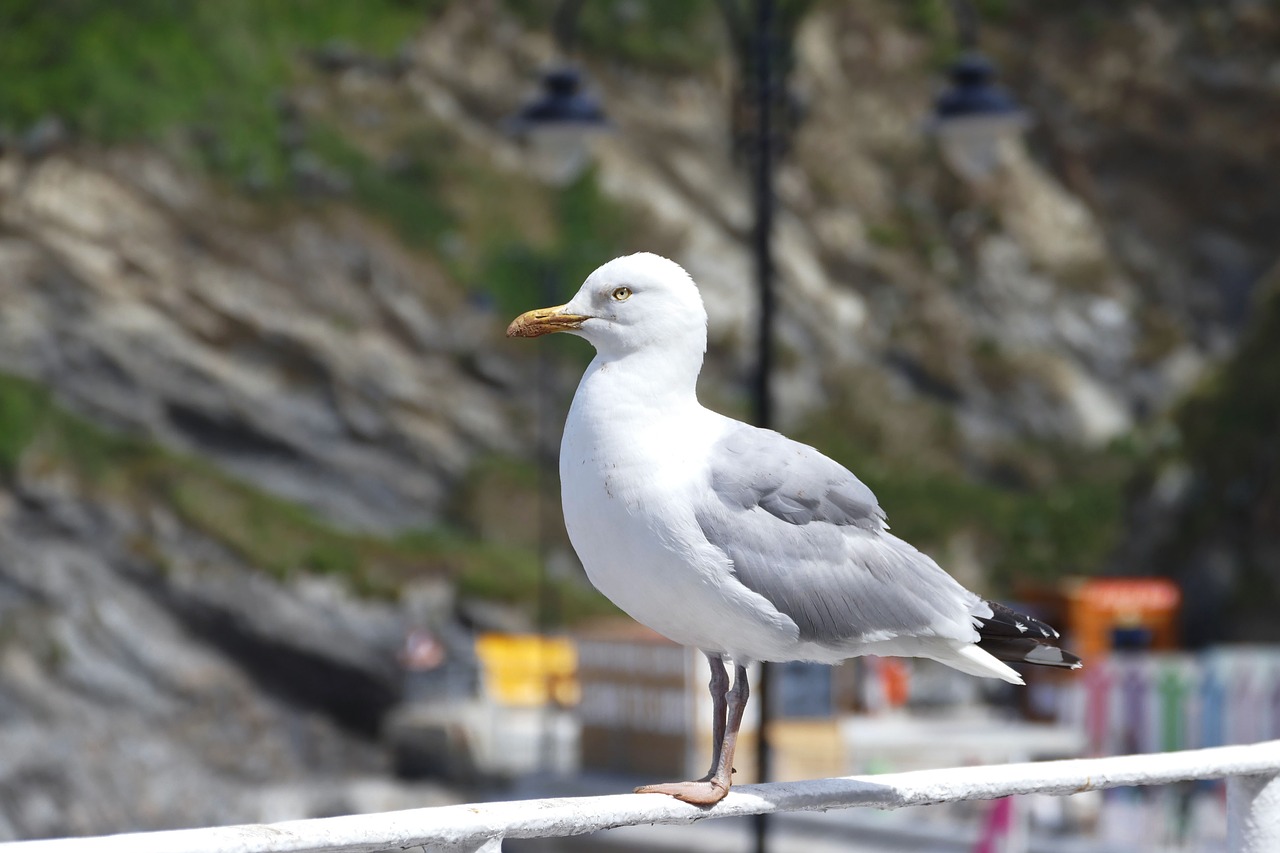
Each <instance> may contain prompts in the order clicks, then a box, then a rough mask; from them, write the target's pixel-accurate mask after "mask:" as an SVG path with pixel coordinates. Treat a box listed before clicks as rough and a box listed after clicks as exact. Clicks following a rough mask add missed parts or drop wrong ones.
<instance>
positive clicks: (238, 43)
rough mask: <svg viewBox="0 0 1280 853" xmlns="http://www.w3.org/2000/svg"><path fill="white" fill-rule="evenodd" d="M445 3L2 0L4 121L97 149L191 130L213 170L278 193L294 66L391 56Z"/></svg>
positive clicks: (0, 103) (0, 106) (0, 107)
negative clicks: (349, 55) (353, 56)
mask: <svg viewBox="0 0 1280 853" xmlns="http://www.w3.org/2000/svg"><path fill="white" fill-rule="evenodd" d="M439 5H440V4H438V3H433V2H407V1H406V0H363V2H360V3H346V2H333V0H329V2H307V0H271V2H266V3H263V2H256V0H218V2H216V3H183V2H174V0H131V2H129V3H102V2H97V0H10V2H7V3H5V4H3V6H2V7H0V32H5V33H8V34H9V36H10V37H8V38H4V39H0V117H2V118H0V122H4V123H6V124H8V125H9V127H10V129H12V130H16V129H21V128H25V127H27V126H29V125H30V124H31V123H33V122H35V121H37V120H38V119H40V118H41V117H42V116H45V115H57V116H60V117H62V118H63V119H64V120H66V121H68V122H69V123H70V124H71V125H72V126H73V127H74V128H75V129H76V130H77V131H79V132H80V133H82V134H84V135H85V136H87V137H89V138H91V139H96V140H99V141H101V142H105V143H118V142H127V141H134V140H140V139H145V140H151V141H161V140H163V139H165V138H166V137H167V136H169V135H170V134H172V133H173V132H174V131H195V132H198V134H199V136H200V137H201V138H202V140H203V142H202V146H201V147H202V150H203V152H204V154H205V159H206V161H207V163H208V165H210V166H212V167H214V168H216V169H218V170H220V171H222V172H225V173H228V174H232V175H237V176H242V175H244V174H246V173H250V172H252V173H255V174H257V175H260V176H261V177H262V178H264V179H265V180H266V181H267V182H268V183H270V184H272V185H274V184H278V183H279V181H280V179H281V178H282V176H283V173H284V167H285V163H284V153H283V151H282V150H281V146H280V135H281V129H282V127H281V117H280V114H279V110H278V106H277V98H278V96H279V95H280V94H281V92H282V91H283V90H284V88H285V87H286V86H287V85H288V84H289V83H290V81H291V79H292V75H293V70H294V65H295V63H296V62H297V61H298V59H299V58H300V57H301V55H302V54H303V53H304V52H305V51H307V50H312V49H315V48H317V47H320V46H321V45H324V44H326V43H328V42H330V41H333V40H335V39H341V40H342V41H343V42H344V43H348V44H351V45H354V46H356V47H358V48H360V49H362V50H365V51H369V52H372V53H374V54H377V55H382V56H387V55H390V54H391V53H393V52H394V51H395V50H396V49H397V48H398V47H399V46H400V45H401V44H402V43H403V42H404V41H405V40H407V39H408V38H409V37H410V36H412V35H413V33H414V32H415V31H416V30H417V29H418V28H420V27H422V26H423V24H424V23H425V22H426V21H427V20H428V16H429V15H430V13H431V12H432V11H433V10H434V9H435V8H436V7H437V6H439ZM19 33H20V34H21V35H20V37H15V36H16V34H19Z"/></svg>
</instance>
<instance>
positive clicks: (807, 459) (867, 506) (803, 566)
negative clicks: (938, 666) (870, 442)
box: [694, 424, 988, 644]
mask: <svg viewBox="0 0 1280 853" xmlns="http://www.w3.org/2000/svg"><path fill="white" fill-rule="evenodd" d="M709 462H710V480H711V489H710V490H709V491H708V492H707V493H706V497H704V499H703V500H701V501H699V502H698V503H697V505H696V506H695V508H694V511H695V517H696V519H697V522H698V525H699V527H700V528H701V529H702V532H703V534H704V535H705V536H706V538H707V540H708V541H709V542H710V543H711V544H713V545H715V546H716V547H717V548H719V549H720V550H721V551H722V552H723V553H724V554H725V555H726V556H727V557H728V558H729V559H730V560H731V561H732V564H733V570H734V574H735V576H736V577H737V579H738V581H739V582H740V583H742V584H743V585H744V586H746V587H747V588H748V589H750V590H752V591H753V592H756V593H758V594H759V595H761V596H763V597H764V598H766V599H768V600H769V601H770V602H771V603H772V604H773V606H774V607H776V608H777V609H778V610H779V611H781V612H782V613H785V614H786V615H787V616H789V617H790V618H791V619H792V620H794V621H795V623H796V625H797V627H798V628H799V632H800V638H801V639H802V640H809V641H814V642H820V643H834V644H840V643H844V642H850V641H858V642H875V641H879V640H887V639H892V638H895V637H903V636H936V637H950V638H955V639H959V640H965V641H970V642H972V641H974V640H976V639H977V636H978V635H977V632H976V630H975V628H974V622H973V615H974V613H975V611H977V612H978V615H988V614H987V610H986V608H985V607H984V605H983V604H982V601H981V599H979V598H978V596H976V595H975V594H973V593H971V592H969V591H968V590H966V589H965V588H964V587H962V586H961V585H960V584H959V583H957V582H956V581H955V579H953V578H952V577H951V576H950V575H948V574H947V573H946V572H944V571H943V570H942V569H941V568H939V567H938V565H937V563H935V562H934V561H933V560H931V559H930V558H929V557H927V556H925V555H924V554H921V553H920V552H919V551H917V550H916V549H915V548H913V547H912V546H911V545H909V544H907V543H906V542H904V541H902V540H901V539H899V538H897V537H896V536H893V535H891V534H889V533H888V532H887V530H886V526H885V515H884V512H883V510H881V509H880V505H879V503H878V501H877V500H876V497H875V495H874V494H873V493H872V492H871V490H870V489H869V488H867V486H866V485H865V484H864V483H862V481H860V480H859V479H858V478H857V477H855V476H854V475H853V474H852V473H850V472H849V471H848V470H847V469H846V468H844V467H843V466H842V465H840V464H839V463H837V462H835V461H833V460H831V459H828V458H827V457H826V456H823V455H822V454H821V453H819V452H818V451H816V450H814V449H813V448H811V447H808V446H807V445H804V444H800V443H799V442H796V441H792V440H791V439H789V438H786V437H785V436H782V435H779V434H778V433H776V432H771V431H769V430H762V429H757V428H755V427H750V426H747V425H745V424H741V425H736V426H735V427H731V428H730V430H729V432H728V433H727V434H726V435H725V436H724V437H723V438H722V439H720V440H719V441H718V442H717V443H716V444H715V445H714V446H713V448H712V451H711V454H710V457H709Z"/></svg>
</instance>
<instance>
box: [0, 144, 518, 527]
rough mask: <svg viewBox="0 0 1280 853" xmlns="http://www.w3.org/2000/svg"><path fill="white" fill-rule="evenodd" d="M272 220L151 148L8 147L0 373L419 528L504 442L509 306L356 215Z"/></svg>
mask: <svg viewBox="0 0 1280 853" xmlns="http://www.w3.org/2000/svg"><path fill="white" fill-rule="evenodd" d="M270 216H271V215H270V213H269V212H265V211H263V210H250V209H248V208H247V207H246V206H244V205H242V204H237V203H236V202H234V201H231V200H227V199H224V198H221V197H219V196H218V195H217V194H216V193H213V192H211V191H210V190H209V189H208V188H207V186H205V185H203V184H201V183H200V182H199V181H194V180H191V179H190V178H186V177H184V176H183V175H181V174H180V173H179V172H177V171H175V170H173V169H172V168H171V167H169V166H168V165H167V163H166V161H165V160H164V159H162V158H159V157H156V156H154V155H148V154H146V153H141V152H119V153H116V154H112V155H108V156H106V157H100V156H95V157H88V158H85V159H78V158H76V157H75V156H74V155H68V156H50V157H48V158H45V159H43V160H40V161H35V162H30V161H21V160H15V159H13V158H10V159H7V160H5V161H4V162H3V165H2V166H0V222H3V224H4V228H5V234H4V236H3V238H0V269H3V270H4V275H3V283H0V302H3V304H4V310H3V311H0V369H4V370H8V371H10V372H17V373H20V374H23V375H25V376H28V377H31V378H35V379H38V380H39V381H40V382H42V383H44V384H46V385H48V386H49V387H51V388H54V389H56V391H57V394H58V397H59V399H60V400H62V401H64V402H65V403H66V404H68V405H70V406H71V407H73V408H74V409H76V410H78V411H80V412H83V413H85V414H87V415H89V416H90V417H92V418H93V419H95V420H98V421H100V422H103V423H106V424H109V425H112V426H115V427H117V428H123V429H126V430H130V431H134V432H141V433H143V434H146V435H149V436H152V437H155V438H158V439H160V440H161V441H162V442H164V443H166V444H168V445H170V446H174V447H177V448H181V449H183V450H186V451H188V452H190V453H193V454H196V455H200V456H205V457H208V458H211V459H213V460H215V461H217V462H218V463H219V464H221V465H224V466H226V467H227V468H229V469H230V470H232V471H234V472H236V473H238V474H239V475H241V476H244V477H246V478H248V479H250V480H252V481H254V482H256V483H258V484H259V485H260V486H262V487H264V488H266V489H267V490H268V491H271V492H274V493H275V494H278V495H281V496H283V497H287V498H290V499H292V500H296V501H298V502H299V503H302V504H305V505H308V506H311V507H314V508H316V509H318V510H319V511H321V512H322V513H324V514H325V515H327V516H328V517H329V518H331V519H334V520H336V521H338V522H340V523H342V524H344V525H349V526H357V527H361V528H366V529H373V530H383V531H386V530H397V529H403V528H406V527H411V526H415V525H423V524H425V523H426V522H428V521H430V520H432V519H433V518H435V517H436V514H437V512H438V510H439V507H440V504H441V501H442V499H443V496H444V494H445V492H446V490H447V488H448V485H449V484H450V483H452V482H454V481H456V479H457V478H458V477H459V476H460V475H461V474H462V472H463V471H465V470H466V467H467V465H468V463H469V461H470V458H471V456H472V454H474V453H476V452H478V451H486V450H487V451H493V450H508V451H509V450H512V449H513V448H514V447H515V446H516V444H515V442H513V440H512V438H511V436H510V432H509V430H508V428H507V427H508V420H509V414H508V413H507V411H506V408H505V406H504V404H503V402H502V398H501V394H500V393H497V392H498V391H500V390H501V389H503V388H504V387H505V386H506V385H507V384H508V383H509V381H510V380H509V377H510V375H511V371H510V369H509V368H508V366H507V365H506V364H505V363H504V362H503V361H502V359H501V358H500V357H499V356H497V355H494V347H493V341H494V340H495V339H496V338H497V336H498V334H499V333H500V328H499V323H498V322H497V321H496V320H494V319H492V318H489V317H488V316H486V315H485V314H484V312H482V311H480V310H478V309H476V308H474V307H472V306H470V305H469V304H467V303H466V302H465V301H463V300H462V299H460V297H459V296H458V294H457V292H456V291H455V290H454V289H453V288H452V287H451V286H449V284H448V283H447V282H446V281H444V280H443V279H442V273H441V271H440V270H439V269H438V268H437V267H435V266H433V265H432V264H431V263H430V262H427V261H424V260H422V259H421V258H418V257H414V256H412V255H410V254H408V253H406V252H405V251H404V250H402V249H400V248H398V247H397V245H396V244H395V242H394V240H392V239H391V238H389V237H388V236H387V235H385V234H383V233H381V232H379V231H378V230H377V229H376V228H374V227H372V226H371V225H369V223H367V222H365V221H362V220H360V219H359V218H358V217H355V216H349V217H342V216H332V217H323V216H319V215H314V216H308V215H305V214H303V215H300V216H299V215H287V216H285V217H283V219H282V220H277V221H272V220H271V218H270Z"/></svg>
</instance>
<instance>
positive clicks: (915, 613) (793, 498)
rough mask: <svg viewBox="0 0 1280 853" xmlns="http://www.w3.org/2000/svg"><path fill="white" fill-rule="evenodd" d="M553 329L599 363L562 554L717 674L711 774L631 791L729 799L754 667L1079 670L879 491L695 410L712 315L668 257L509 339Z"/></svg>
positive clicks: (567, 432)
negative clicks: (859, 660) (960, 574)
mask: <svg viewBox="0 0 1280 853" xmlns="http://www.w3.org/2000/svg"><path fill="white" fill-rule="evenodd" d="M552 332H568V333H570V334H573V335H577V336H579V337H582V338H585V339H586V340H587V341H588V342H589V343H591V345H592V346H593V347H595V350H596V356H595V359H594V360H593V361H592V362H591V364H590V365H589V366H588V367H587V369H586V372H585V373H584V374H583V377H582V380H581V382H580V383H579V384H578V390H577V392H576V393H575V394H574V398H573V405H572V406H571V407H570V409H569V415H568V418H567V420H566V422H565V427H564V436H563V440H562V443H561V446H560V483H561V500H562V503H563V507H564V520H565V526H566V528H567V530H568V533H569V539H570V541H571V542H572V543H573V547H574V550H575V551H576V552H577V554H578V557H579V559H580V560H581V561H582V566H583V568H584V569H585V570H586V573H587V577H588V578H589V579H590V580H591V583H592V584H594V585H595V587H596V588H597V589H599V590H600V592H602V593H603V594H604V595H605V596H607V597H608V598H609V599H610V600H611V601H612V602H613V603H614V604H616V605H617V606H618V607H619V608H621V609H622V610H623V611H624V612H626V613H627V614H628V615H630V616H631V617H632V618H634V619H636V620H637V621H638V622H640V623H642V624H644V625H647V626H649V627H650V628H652V629H653V630H655V631H657V632H658V633H660V634H662V635H664V636H666V637H667V638H669V639H671V640H673V641H674V642H676V643H679V644H681V645H685V646H691V647H694V648H697V649H699V650H701V652H702V653H703V654H704V655H706V657H707V660H708V662H709V663H710V666H711V681H710V684H709V689H710V691H711V698H712V705H713V713H714V716H713V721H712V722H713V725H712V743H713V749H712V757H711V768H710V770H709V771H708V772H707V774H706V775H705V776H703V777H702V778H701V779H698V780H694V781H689V782H671V783H663V784H656V785H645V786H643V787H641V788H637V789H636V791H637V792H638V793H658V794H668V795H670V796H673V797H676V798H677V799H680V800H683V801H685V802H688V803H694V804H696V805H712V804H714V803H716V802H719V801H720V800H721V799H723V798H724V796H725V795H726V794H727V793H728V792H729V787H730V785H731V784H732V775H733V753H734V747H735V745H736V743H737V737H738V729H739V727H740V726H741V724H742V714H743V710H744V709H745V707H746V704H747V697H748V696H749V694H750V687H749V685H748V682H747V666H748V664H750V663H751V662H752V661H814V662H820V663H829V664H830V663H838V662H840V661H842V660H845V659H847V658H851V657H855V656H858V655H867V654H871V655H900V656H906V657H922V658H932V659H933V660H936V661H941V662H942V663H944V664H946V665H948V666H951V667H954V668H955V669H958V670H960V671H961V672H965V673H968V674H970V675H976V676H983V677H986V678H999V679H1003V680H1004V681H1008V682H1012V683H1014V684H1022V683H1023V680H1022V677H1021V676H1020V675H1019V674H1018V673H1017V672H1016V671H1015V670H1014V669H1013V668H1012V667H1010V666H1008V664H1006V663H1004V662H1003V661H1014V662H1021V663H1029V664H1043V665H1047V666H1056V667H1067V668H1072V669H1077V668H1079V667H1080V666H1081V663H1080V659H1079V658H1077V657H1076V656H1075V655H1072V654H1070V653H1069V652H1065V651H1063V650H1061V649H1059V648H1057V647H1056V646H1055V645H1054V642H1055V641H1056V640H1057V639H1058V632H1057V631H1055V630H1054V629H1053V628H1050V627H1049V626H1048V625H1046V624H1044V623H1043V622H1041V621H1039V620H1038V619H1034V618H1032V617H1031V616H1027V615H1024V614H1021V613H1018V612H1016V611H1014V610H1012V609H1010V608H1008V607H1005V606H1003V605H1001V604H998V603H995V602H990V601H985V600H983V599H982V598H981V597H980V596H978V595H976V594H975V593H973V592H970V591H969V590H967V589H965V588H964V587H963V586H961V585H960V584H959V582H957V581H956V580H955V579H954V578H952V577H951V576H950V575H949V574H947V573H946V572H945V571H943V570H942V569H941V568H940V567H939V566H938V564H937V563H935V562H934V561H933V560H931V559H930V558H929V557H927V556H925V555H924V554H922V553H921V552H919V551H917V550H916V549H915V548H913V547H912V546H911V545H909V544H908V543H906V542H904V541H903V540H901V539H899V538H898V537H896V536H894V535H893V534H892V533H890V532H889V527H888V525H887V524H886V523H885V513H884V511H883V510H882V509H881V508H880V504H879V502H878V501H877V500H876V496H875V495H874V494H873V493H872V492H871V490H870V489H869V488H867V486H866V485H864V484H863V483H862V481H861V480H859V479H858V478H857V477H855V476H854V475H853V474H852V473H850V472H849V471H848V470H847V469H845V468H844V467H843V466H842V465H840V464H839V463H837V462H835V461H833V460H831V459H829V458H827V457H826V456H824V455H822V454H821V453H820V452H818V451H817V450H815V449H814V448H812V447H809V446H808V445H805V444H801V443H799V442H797V441H793V440H791V439H789V438H787V437H785V436H783V435H781V434H779V433H777V432H773V431H771V430H766V429H760V428H758V427H754V426H751V425H749V424H745V423H742V422H741V421H737V420H734V419H732V418H729V417H725V416H724V415H721V414H718V413H716V412H713V411H711V410H710V409H706V408H703V406H702V405H701V404H700V403H699V402H698V397H697V392H696V385H697V380H698V374H699V372H700V371H701V370H702V359H703V355H704V354H705V352H706V349H707V311H706V308H705V307H704V305H703V302H702V298H701V296H700V295H699V293H698V288H697V286H696V285H695V284H694V282H693V279H692V278H690V276H689V274H688V273H687V272H685V270H684V269H683V268H682V267H680V266H679V265H678V264H676V263H675V262H673V261H670V260H667V259H666V258H663V257H660V256H658V255H654V254H649V253H640V254H635V255H628V256H625V257H621V258H616V259H614V260H612V261H609V262H608V263H606V264H605V265H603V266H602V267H600V268H599V269H597V270H596V271H595V272H593V273H592V274H591V275H590V276H588V278H587V280H586V281H585V282H584V283H583V285H582V287H581V288H580V289H579V290H578V292H577V293H576V294H575V295H574V297H573V298H572V299H570V300H569V301H568V302H567V303H566V304H564V305H559V306H556V307H553V308H540V309H537V310H535V311H528V312H526V313H524V314H521V315H520V316H519V317H517V318H516V319H515V320H513V321H512V322H511V325H510V326H509V327H508V328H507V335H508V337H516V338H535V337H538V336H541V335H545V334H549V333H552ZM726 661H729V662H731V663H732V664H733V667H734V680H733V684H732V687H731V686H730V684H729V675H728V672H727V670H726V667H725V662H726Z"/></svg>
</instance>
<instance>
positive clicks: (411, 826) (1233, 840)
mask: <svg viewBox="0 0 1280 853" xmlns="http://www.w3.org/2000/svg"><path fill="white" fill-rule="evenodd" d="M1193 779H1226V780H1227V810H1228V847H1227V849H1228V850H1230V851H1233V853H1276V851H1280V740H1276V741H1266V742H1263V743H1256V744H1250V745H1245V746H1225V747H1217V748H1214V749H1199V750H1187V751H1184V752H1166V753H1157V754H1150V755H1123V756H1116V757H1112V758H1091V759H1075V760H1067V761H1044V762H1034V763H1029V764H1005V765H998V766H990V767H963V768H950V769H945V770H917V771H913V772H910V773H891V774H884V775H880V776H850V777H843V778H837V779H816V780H813V781H808V782H783V783H774V784H768V785H743V786H741V787H737V788H734V789H733V791H732V792H731V793H730V794H729V796H728V797H726V798H725V799H724V800H723V801H722V802H720V803H719V804H717V805H716V806H714V807H712V808H709V809H704V808H699V807H696V806H690V805H686V804H685V803H681V802H678V801H676V800H673V799H671V798H669V797H663V796H657V795H652V794H618V795H613V796H601V797H575V798H559V799H548V800H523V801H514V802H495V803H476V804H473V805H461V806H444V807H439V808H426V809H412V810H408V811H397V812H385V813H382V814H367V815H351V816H347V817H332V818H320V819H316V820H297V821H288V822H285V823H274V824H260V825H245V826H225V827H212V828H208V829H185V830H176V831H167V832H148V833H134V834H127V835H107V836H100V837H96V838H68V839H56V840H48V841H19V842H11V843H7V844H0V853H126V852H127V853H373V851H380V850H398V849H420V850H423V851H427V853H437V852H438V853H445V851H448V853H464V851H465V853H497V851H499V850H501V847H502V841H503V839H506V838H563V837H567V836H572V835H582V834H585V833H588V832H596V831H598V830H602V829H613V828H616V827H621V826H633V825H637V824H688V823H693V822H694V821H699V820H706V819H710V818H720V817H731V816H740V815H752V814H772V813H776V812H788V811H815V810H827V809H843V808H855V807H871V808H880V809H895V808H901V807H903V806H918V805H930V804H938V803H953V802H959V801H962V800H990V799H997V798H999V797H1007V796H1010V795H1013V794H1032V793H1040V794H1057V795H1064V794H1073V793H1077V792H1080V791H1093V790H1101V789H1104V788H1119V787H1126V786H1134V785H1163V784H1167V783H1170V782H1181V781H1188V780H1193Z"/></svg>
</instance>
